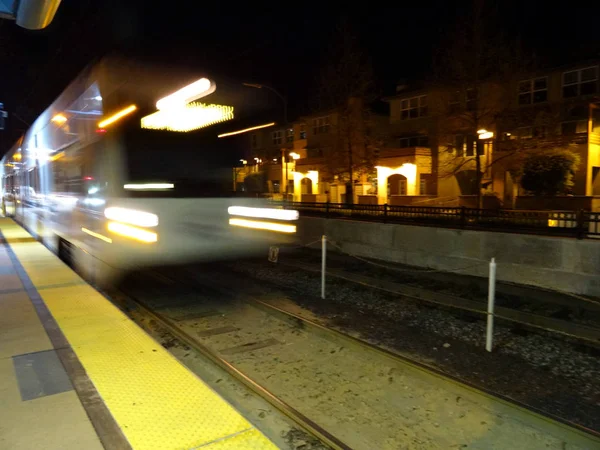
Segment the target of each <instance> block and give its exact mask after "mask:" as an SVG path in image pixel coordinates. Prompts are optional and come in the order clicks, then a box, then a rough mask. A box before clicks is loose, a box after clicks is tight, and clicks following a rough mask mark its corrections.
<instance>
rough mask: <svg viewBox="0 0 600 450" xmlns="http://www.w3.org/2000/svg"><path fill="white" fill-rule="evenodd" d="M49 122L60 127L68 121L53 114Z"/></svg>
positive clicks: (61, 115)
mask: <svg viewBox="0 0 600 450" xmlns="http://www.w3.org/2000/svg"><path fill="white" fill-rule="evenodd" d="M50 120H51V121H52V122H54V123H56V124H58V125H62V124H63V123H65V122H66V121H67V120H68V119H67V118H66V117H65V116H64V115H63V114H55V115H54V116H53V117H52V119H50Z"/></svg>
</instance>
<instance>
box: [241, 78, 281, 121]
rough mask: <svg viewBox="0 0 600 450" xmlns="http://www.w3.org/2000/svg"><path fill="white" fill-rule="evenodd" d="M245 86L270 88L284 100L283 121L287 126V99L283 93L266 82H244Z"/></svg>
mask: <svg viewBox="0 0 600 450" xmlns="http://www.w3.org/2000/svg"><path fill="white" fill-rule="evenodd" d="M242 84H243V85H244V86H246V87H251V88H255V89H262V88H265V89H268V90H270V91H271V92H273V93H274V94H275V95H276V96H277V97H279V98H280V99H281V101H282V102H283V121H284V122H285V125H286V126H287V123H288V119H287V99H286V98H285V97H284V96H283V95H281V94H280V93H279V92H278V91H277V90H276V89H275V88H272V87H271V86H267V85H266V84H258V83H242Z"/></svg>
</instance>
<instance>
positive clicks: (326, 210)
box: [325, 200, 329, 219]
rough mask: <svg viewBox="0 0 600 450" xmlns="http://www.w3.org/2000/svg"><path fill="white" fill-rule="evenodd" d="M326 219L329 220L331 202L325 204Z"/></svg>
mask: <svg viewBox="0 0 600 450" xmlns="http://www.w3.org/2000/svg"><path fill="white" fill-rule="evenodd" d="M325 218H326V219H329V200H327V203H326V204H325Z"/></svg>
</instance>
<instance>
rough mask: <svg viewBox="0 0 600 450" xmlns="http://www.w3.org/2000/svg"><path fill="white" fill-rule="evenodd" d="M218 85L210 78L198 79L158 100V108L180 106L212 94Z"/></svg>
mask: <svg viewBox="0 0 600 450" xmlns="http://www.w3.org/2000/svg"><path fill="white" fill-rule="evenodd" d="M216 88H217V86H216V85H215V84H214V83H212V82H211V81H210V80H209V79H208V78H200V79H199V80H198V81H195V82H193V83H192V84H188V85H187V86H186V87H184V88H181V89H179V90H178V91H177V92H173V93H172V94H170V95H167V96H166V97H163V98H161V99H160V100H159V101H157V102H156V109H158V110H166V109H171V108H180V107H183V106H185V105H187V104H188V103H189V102H191V101H193V100H198V99H199V98H202V97H205V96H207V95H209V94H212V93H213V92H214V91H215V89H216Z"/></svg>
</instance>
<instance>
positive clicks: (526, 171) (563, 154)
mask: <svg viewBox="0 0 600 450" xmlns="http://www.w3.org/2000/svg"><path fill="white" fill-rule="evenodd" d="M578 166H579V155H577V154H576V153H574V152H572V151H571V150H568V149H557V150H553V151H548V152H544V153H532V154H530V155H528V156H527V157H526V159H525V163H524V165H523V174H522V176H521V186H522V187H523V188H524V189H526V190H527V191H530V192H531V193H533V194H534V195H557V194H561V193H567V192H568V190H569V188H570V187H571V186H573V175H574V174H575V172H576V171H577V168H578Z"/></svg>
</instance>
